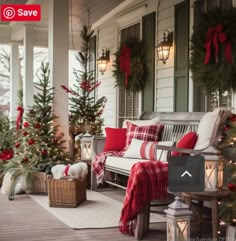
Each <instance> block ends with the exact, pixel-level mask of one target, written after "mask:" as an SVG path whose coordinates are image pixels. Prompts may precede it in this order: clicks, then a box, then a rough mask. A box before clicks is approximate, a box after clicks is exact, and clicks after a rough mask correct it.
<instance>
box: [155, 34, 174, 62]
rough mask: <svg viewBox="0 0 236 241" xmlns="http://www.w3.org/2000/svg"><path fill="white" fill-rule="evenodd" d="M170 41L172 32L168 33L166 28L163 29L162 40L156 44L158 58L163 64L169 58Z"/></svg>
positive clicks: (171, 40)
mask: <svg viewBox="0 0 236 241" xmlns="http://www.w3.org/2000/svg"><path fill="white" fill-rule="evenodd" d="M172 42H173V32H171V33H170V32H169V31H168V30H165V31H164V33H163V41H162V42H161V43H159V44H158V45H157V55H158V60H161V61H162V62H163V64H165V63H166V60H167V59H168V58H169V55H170V47H171V46H172Z"/></svg>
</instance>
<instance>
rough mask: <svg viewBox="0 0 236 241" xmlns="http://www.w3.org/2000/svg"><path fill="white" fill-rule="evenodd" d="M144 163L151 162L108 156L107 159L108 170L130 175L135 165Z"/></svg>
mask: <svg viewBox="0 0 236 241" xmlns="http://www.w3.org/2000/svg"><path fill="white" fill-rule="evenodd" d="M144 161H149V160H143V159H139V158H126V157H117V156H108V157H107V159H106V169H109V167H110V168H112V169H115V170H119V171H121V172H125V173H130V170H131V168H132V166H133V165H134V164H135V163H137V162H144Z"/></svg>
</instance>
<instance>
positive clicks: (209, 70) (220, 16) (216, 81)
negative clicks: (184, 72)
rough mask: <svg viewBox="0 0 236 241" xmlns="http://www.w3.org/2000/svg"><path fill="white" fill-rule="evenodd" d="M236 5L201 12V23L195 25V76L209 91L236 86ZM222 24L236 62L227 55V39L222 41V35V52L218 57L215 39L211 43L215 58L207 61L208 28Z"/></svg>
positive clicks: (220, 51)
mask: <svg viewBox="0 0 236 241" xmlns="http://www.w3.org/2000/svg"><path fill="white" fill-rule="evenodd" d="M235 19H236V9H230V10H222V9H219V8H217V9H214V10H212V11H209V12H208V13H206V14H203V15H202V16H201V22H200V24H199V25H197V26H194V29H193V34H192V38H191V62H190V69H191V71H192V78H193V80H194V81H195V82H196V83H197V84H199V85H200V87H201V88H202V89H203V90H204V91H205V92H206V93H210V92H213V91H219V92H220V93H222V92H223V91H227V90H228V91H230V90H231V89H233V90H236V81H235V76H236V63H235V56H236V31H235V29H236V21H235ZM219 24H221V25H222V31H223V32H224V33H225V34H226V37H227V40H228V41H230V43H231V46H232V54H231V56H232V64H230V63H228V62H227V59H226V58H225V53H224V50H225V49H224V48H225V43H220V42H219V38H218V45H219V53H218V59H217V60H216V59H215V47H214V43H212V44H211V58H210V61H209V63H208V64H204V59H205V55H206V48H205V47H204V45H205V41H206V36H207V31H208V29H209V28H215V27H217V26H218V25H219Z"/></svg>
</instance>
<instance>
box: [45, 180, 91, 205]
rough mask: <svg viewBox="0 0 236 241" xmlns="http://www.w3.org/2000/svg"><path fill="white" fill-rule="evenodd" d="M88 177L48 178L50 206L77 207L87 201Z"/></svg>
mask: <svg viewBox="0 0 236 241" xmlns="http://www.w3.org/2000/svg"><path fill="white" fill-rule="evenodd" d="M86 185H87V182H86V178H85V179H84V180H83V181H78V180H76V179H72V180H70V179H65V180H63V179H59V180H58V179H51V178H50V179H48V197H49V206H50V207H64V208H75V207H77V206H78V205H79V204H80V203H82V202H84V201H86V199H87V198H86Z"/></svg>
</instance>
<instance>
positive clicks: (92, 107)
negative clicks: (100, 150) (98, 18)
mask: <svg viewBox="0 0 236 241" xmlns="http://www.w3.org/2000/svg"><path fill="white" fill-rule="evenodd" d="M93 33H94V31H93V30H91V28H90V27H87V26H84V27H83V29H82V31H81V33H80V36H81V38H82V47H81V51H80V52H79V53H78V55H77V57H76V58H77V60H78V62H79V63H80V67H81V68H80V70H74V75H75V78H76V84H75V85H74V87H75V90H73V89H69V88H67V87H66V86H62V88H63V89H65V90H66V91H67V92H68V93H69V94H70V97H69V100H70V107H71V108H70V112H71V116H70V124H71V125H72V126H75V133H74V134H79V133H83V132H86V131H88V132H89V133H90V134H92V135H101V134H102V129H101V127H102V125H103V119H102V118H101V115H102V113H103V109H104V107H105V103H106V100H107V99H106V97H101V98H99V99H98V100H96V98H95V90H96V89H97V88H98V87H99V85H100V84H101V82H97V81H96V80H95V77H94V71H93V70H90V69H89V63H90V61H91V55H90V51H89V48H90V41H91V38H92V36H93Z"/></svg>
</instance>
